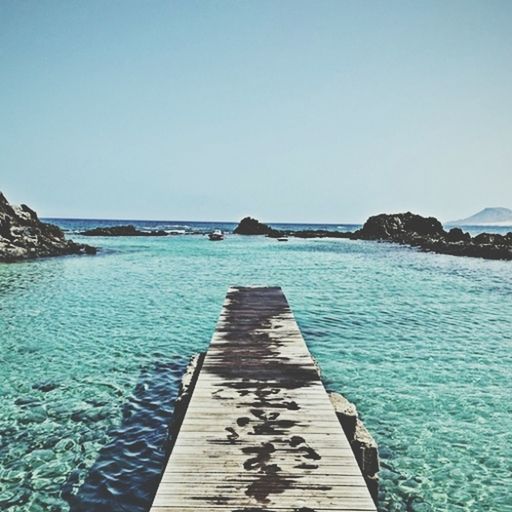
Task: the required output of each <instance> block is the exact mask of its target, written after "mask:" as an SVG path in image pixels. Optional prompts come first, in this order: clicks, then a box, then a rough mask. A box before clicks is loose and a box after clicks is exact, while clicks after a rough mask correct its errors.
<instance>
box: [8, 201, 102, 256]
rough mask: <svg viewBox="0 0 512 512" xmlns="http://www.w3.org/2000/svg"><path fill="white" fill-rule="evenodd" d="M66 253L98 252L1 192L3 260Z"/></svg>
mask: <svg viewBox="0 0 512 512" xmlns="http://www.w3.org/2000/svg"><path fill="white" fill-rule="evenodd" d="M66 254H96V248H95V247H92V246H90V245H86V244H78V243H76V242H73V241H72V240H66V238H65V237H64V233H63V232H62V230H61V229H60V228H59V227H58V226H54V225H53V224H46V223H44V222H41V221H40V220H39V219H38V217H37V214H36V212H35V211H34V210H32V209H30V208H29V207H28V206H27V205H25V204H22V205H21V206H15V205H11V204H9V202H8V201H7V199H6V198H5V196H4V195H3V194H2V193H1V192H0V262H13V261H17V260H23V259H32V258H41V257H46V256H63V255H66Z"/></svg>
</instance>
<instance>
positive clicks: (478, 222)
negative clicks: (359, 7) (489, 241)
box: [447, 207, 512, 226]
mask: <svg viewBox="0 0 512 512" xmlns="http://www.w3.org/2000/svg"><path fill="white" fill-rule="evenodd" d="M447 224H449V225H455V226H512V210H510V209H509V208H501V207H499V208H484V209H483V210H481V211H479V212H478V213H475V214H474V215H471V216H470V217H466V218H465V219H460V220H451V221H449V222H447Z"/></svg>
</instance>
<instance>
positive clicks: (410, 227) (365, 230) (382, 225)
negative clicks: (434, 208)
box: [354, 212, 446, 242]
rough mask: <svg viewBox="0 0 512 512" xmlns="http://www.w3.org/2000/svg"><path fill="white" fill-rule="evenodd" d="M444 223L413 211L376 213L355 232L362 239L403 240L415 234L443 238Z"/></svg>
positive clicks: (444, 233)
mask: <svg viewBox="0 0 512 512" xmlns="http://www.w3.org/2000/svg"><path fill="white" fill-rule="evenodd" d="M445 235H446V232H445V230H444V229H443V225H442V224H441V223H440V222H439V221H438V220H437V219H436V218H435V217H422V216H421V215H416V214H414V213H411V212H407V213H395V214H390V215H388V214H385V213H382V214H381V215H375V216H373V217H370V218H369V219H368V220H367V221H366V222H365V223H364V226H363V227H362V228H361V229H360V230H358V231H356V232H355V233H354V236H355V237H357V238H360V239H362V240H388V241H394V242H402V241H405V240H406V239H409V238H411V237H414V236H420V237H429V238H442V237H444V236H445Z"/></svg>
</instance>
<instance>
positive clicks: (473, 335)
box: [0, 223, 512, 512]
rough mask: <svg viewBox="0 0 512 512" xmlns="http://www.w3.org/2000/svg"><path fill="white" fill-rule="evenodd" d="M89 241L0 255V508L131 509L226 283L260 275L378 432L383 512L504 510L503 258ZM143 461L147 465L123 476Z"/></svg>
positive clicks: (511, 435)
mask: <svg viewBox="0 0 512 512" xmlns="http://www.w3.org/2000/svg"><path fill="white" fill-rule="evenodd" d="M65 227H68V228H70V229H73V226H72V225H70V224H69V223H68V224H65ZM75 227H76V226H75ZM74 238H75V239H77V240H79V239H80V237H78V236H74ZM87 240H88V242H89V243H94V244H96V245H99V246H101V247H102V248H103V251H102V252H101V253H100V255H98V256H96V257H65V258H55V259H46V260H39V261H33V262H28V263H18V264H12V265H2V266H0V348H1V350H0V394H1V396H0V399H1V407H0V509H2V510H8V511H9V512H22V511H23V512H25V511H31V512H32V511H34V512H36V511H43V510H44V511H55V512H56V511H67V510H73V511H78V510H84V511H85V510H89V511H93V510H98V511H99V510H116V509H117V510H129V511H130V512H131V511H132V510H133V511H138V510H143V509H144V507H145V506H146V505H145V504H147V503H148V500H149V501H150V497H149V495H150V494H151V492H152V489H153V487H152V485H153V484H152V482H153V481H154V479H155V475H156V474H158V471H159V467H160V466H161V464H162V463H163V462H162V461H163V457H164V454H165V444H164V439H165V434H166V430H165V425H166V423H167V422H168V420H169V418H170V415H171V414H172V400H173V397H174V396H175V393H176V387H177V382H178V380H179V376H180V373H181V372H182V371H183V368H184V366H185V364H186V360H187V358H188V357H189V356H190V355H192V354H193V353H194V352H197V351H199V350H204V349H205V348H206V347H207V345H208V343H209V338H210V336H211V334H212V332H213V329H214V326H215V322H216V320H217V316H218V314H219V312H220V307H221V304H222V301H223V298H224V295H225V292H226V289H227V287H228V286H229V285H232V284H243V285H246V284H269V285H270V284H271V285H280V286H282V287H283V289H284V291H285V294H286V295H287V297H288V300H289V302H290V304H291V306H292V308H293V310H294V312H295V315H296V317H297V321H298V323H299V325H300V327H301V329H302V331H303V334H304V337H305V339H306V341H307V343H308V345H309V347H310V349H311V351H312V353H313V354H314V355H315V357H316V358H317V359H318V361H319V362H320V365H321V367H322V372H323V376H324V379H325V381H326V384H327V386H328V387H329V388H331V389H333V390H338V391H340V392H342V393H344V394H345V395H346V396H347V397H348V398H349V399H351V400H352V401H354V402H355V403H356V404H357V407H358V409H359V411H360V413H361V415H362V416H363V418H364V421H365V423H366V425H367V427H368V428H369V430H370V431H371V432H372V433H373V434H374V436H375V437H376V439H377V440H378V442H379V445H380V449H381V457H382V466H383V469H382V472H381V478H382V491H381V497H380V507H379V508H380V510H382V511H388V512H391V511H416V512H420V511H421V512H424V511H469V510H471V511H505V512H506V511H512V491H511V481H512V401H511V400H510V397H511V396H512V350H511V349H512V263H510V262H499V261H484V260H479V259H469V258H456V257H451V256H443V255H434V254H424V253H420V252H416V251H415V250H412V249H409V248H406V247H398V246H394V245H390V244H379V243H373V242H362V241H349V240H327V239H323V240H294V239H290V241H289V242H288V243H279V242H276V241H274V240H270V239H266V238H258V237H237V236H227V238H226V240H225V241H223V242H217V243H213V242H209V241H208V240H207V239H206V238H205V237H204V236H200V235H191V236H176V237H167V238H155V239H147V238H112V239H108V238H96V239H91V238H88V239H87ZM155 432H157V434H155ZM155 454H156V455H155ZM140 460H143V461H144V460H147V463H148V465H150V470H149V473H148V474H138V475H137V476H136V478H135V479H134V480H133V481H134V482H135V484H134V485H133V486H126V485H125V486H124V487H123V485H122V480H123V478H125V477H127V476H128V475H132V474H133V473H134V471H136V468H137V466H138V465H140V464H139V461H140ZM159 465H160V466H159ZM84 482H85V485H82V484H84ZM123 493H124V494H123ZM130 493H131V494H130ZM125 495H128V498H126V496H125ZM108 500H110V501H108ZM112 500H114V502H115V500H117V503H119V504H123V505H119V506H115V505H114V506H113V505H112V503H113V501H112ZM123 500H124V501H123ZM107 502H109V503H110V504H111V505H109V507H107V506H106V505H105V503H107ZM87 503H89V504H88V505H87ZM91 503H93V504H95V505H91ZM126 503H131V504H132V505H131V506H130V505H128V506H127V505H126ZM102 507H103V508H102Z"/></svg>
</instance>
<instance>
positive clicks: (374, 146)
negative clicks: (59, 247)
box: [0, 0, 512, 222]
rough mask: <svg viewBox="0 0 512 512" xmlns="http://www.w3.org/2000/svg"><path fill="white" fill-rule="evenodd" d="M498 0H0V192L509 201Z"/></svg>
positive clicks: (409, 206)
mask: <svg viewBox="0 0 512 512" xmlns="http://www.w3.org/2000/svg"><path fill="white" fill-rule="evenodd" d="M511 27H512V2H511V1H509V0H504V1H492V0H485V1H484V0H482V1H478V2H475V1H472V0H461V1H455V0H451V1H446V0H443V1H422V2H420V1H416V0H410V1H393V0H391V1H357V2H349V1H342V0H339V1H332V2H331V1H318V0H311V1H308V2H305V1H298V0H293V1H282V0H280V1H277V0H275V1H261V0H254V1H252V2H246V1H236V2H235V1H233V2H231V1H204V2H190V1H183V2H173V1H142V0H141V1H138V2H134V1H125V0H123V1H113V0H104V1H101V2H97V1H94V0H87V1H80V2H79V1H69V0H65V1H64V0H63V1H57V0H55V1H41V0H37V1H36V0H34V1H21V0H20V1H14V0H4V1H2V2H0V190H3V191H4V193H5V194H6V195H7V197H8V198H9V199H10V200H12V201H14V202H26V203H27V204H29V205H31V206H32V207H34V208H35V209H37V210H38V211H39V213H40V214H41V215H42V216H62V217H106V218H146V219H151V218H155V219H187V220H210V219H211V220H238V219H239V218H240V217H241V216H243V215H245V214H251V215H254V216H257V217H259V218H260V219H262V220H266V221H311V222H314V221H317V222H328V221H332V222H358V221H362V220H364V219H365V218H366V217H367V216H369V215H371V214H375V213H379V212H383V211H387V212H390V211H402V210H412V211H416V212H418V213H422V214H429V215H436V216H438V217H439V218H441V219H442V220H447V219H450V218H461V217H465V216H467V215H470V214H472V213H474V212H475V211H476V210H479V209H480V208H482V207H484V206H506V207H512V194H511V190H512V29H511Z"/></svg>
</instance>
